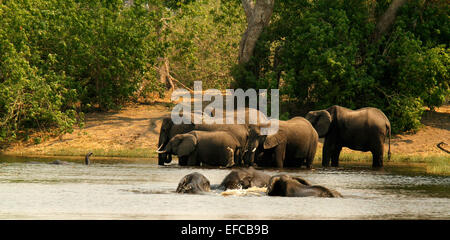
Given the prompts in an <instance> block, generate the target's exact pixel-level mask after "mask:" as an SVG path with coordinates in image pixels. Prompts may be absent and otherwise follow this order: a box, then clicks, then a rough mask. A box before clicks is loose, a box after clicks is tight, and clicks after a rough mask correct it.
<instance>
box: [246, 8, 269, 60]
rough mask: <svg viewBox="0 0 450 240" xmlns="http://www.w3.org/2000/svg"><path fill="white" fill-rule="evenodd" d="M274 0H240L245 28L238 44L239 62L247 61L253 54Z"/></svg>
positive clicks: (266, 23) (267, 20)
mask: <svg viewBox="0 0 450 240" xmlns="http://www.w3.org/2000/svg"><path fill="white" fill-rule="evenodd" d="M274 3H275V0H242V6H243V7H244V11H245V16H246V17H247V29H246V30H245V32H244V34H243V35H242V39H241V43H240V45H239V63H240V64H244V63H247V62H248V61H249V60H250V58H251V57H252V56H253V51H254V49H255V45H256V42H257V41H258V38H259V36H260V35H261V33H262V31H263V29H264V27H266V26H267V25H268V24H269V21H270V17H271V16H272V12H273V6H274Z"/></svg>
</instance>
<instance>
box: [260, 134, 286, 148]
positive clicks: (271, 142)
mask: <svg viewBox="0 0 450 240" xmlns="http://www.w3.org/2000/svg"><path fill="white" fill-rule="evenodd" d="M284 142H286V135H285V134H283V133H282V132H281V131H280V130H278V132H277V133H275V134H272V135H267V137H266V139H265V140H264V145H263V146H264V149H270V148H274V147H276V146H278V145H280V144H282V143H284Z"/></svg>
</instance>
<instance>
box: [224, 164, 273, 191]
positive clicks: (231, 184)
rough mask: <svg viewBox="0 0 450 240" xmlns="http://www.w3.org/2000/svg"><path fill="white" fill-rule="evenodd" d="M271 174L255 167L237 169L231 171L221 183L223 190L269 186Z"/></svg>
mask: <svg viewBox="0 0 450 240" xmlns="http://www.w3.org/2000/svg"><path fill="white" fill-rule="evenodd" d="M269 180H270V175H268V174H266V173H263V172H262V171H258V170H256V169H254V168H253V167H249V168H242V169H236V170H233V171H231V172H230V173H229V174H228V175H227V176H226V177H225V178H224V179H223V181H222V183H221V184H220V185H219V188H220V189H222V190H227V189H238V188H242V189H247V188H250V187H267V184H269Z"/></svg>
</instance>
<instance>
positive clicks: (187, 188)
mask: <svg viewBox="0 0 450 240" xmlns="http://www.w3.org/2000/svg"><path fill="white" fill-rule="evenodd" d="M251 187H259V188H267V191H266V193H267V195H268V196H283V197H329V198H337V197H342V195H341V194H340V193H338V192H337V191H334V190H331V189H328V188H326V187H323V186H319V185H312V184H311V183H309V182H308V181H306V180H304V179H303V178H300V177H292V176H289V175H286V174H282V175H275V176H272V177H271V176H270V175H268V174H266V173H264V172H262V171H258V170H256V169H254V168H253V167H249V168H242V169H235V170H233V171H231V172H230V173H229V174H228V175H227V176H226V177H225V178H224V179H223V181H222V183H220V185H219V186H218V187H216V189H218V190H222V191H225V190H228V189H248V188H251ZM211 188H212V187H211V184H210V182H209V180H208V178H206V177H205V176H204V175H202V174H201V173H198V172H194V173H191V174H188V175H186V176H184V177H183V178H182V179H181V181H180V182H179V184H178V187H177V190H176V192H177V193H191V194H198V193H205V192H209V191H211Z"/></svg>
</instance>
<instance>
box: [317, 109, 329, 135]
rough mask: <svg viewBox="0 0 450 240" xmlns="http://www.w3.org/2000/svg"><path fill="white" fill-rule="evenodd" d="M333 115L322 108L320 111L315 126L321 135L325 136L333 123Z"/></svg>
mask: <svg viewBox="0 0 450 240" xmlns="http://www.w3.org/2000/svg"><path fill="white" fill-rule="evenodd" d="M331 120H332V118H331V115H330V113H329V112H328V111H325V110H322V111H319V112H318V116H317V119H316V122H315V124H314V128H315V129H316V131H317V134H318V135H319V137H325V135H327V133H328V130H329V128H330V125H331Z"/></svg>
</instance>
